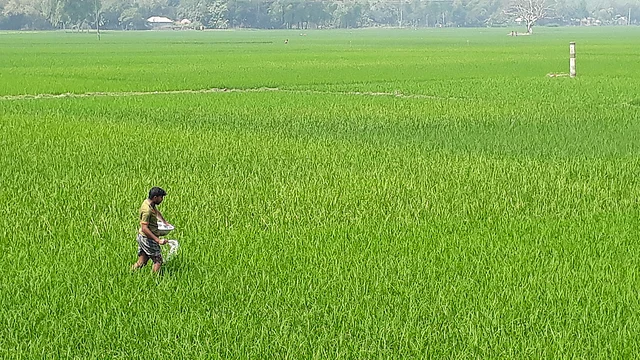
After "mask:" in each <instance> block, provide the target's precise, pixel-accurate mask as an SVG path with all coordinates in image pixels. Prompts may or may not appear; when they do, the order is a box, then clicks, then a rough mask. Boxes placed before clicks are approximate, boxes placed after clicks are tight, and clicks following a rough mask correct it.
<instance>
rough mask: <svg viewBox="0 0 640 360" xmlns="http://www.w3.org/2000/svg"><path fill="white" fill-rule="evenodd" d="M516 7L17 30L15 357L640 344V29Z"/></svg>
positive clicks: (9, 233) (2, 215)
mask: <svg viewBox="0 0 640 360" xmlns="http://www.w3.org/2000/svg"><path fill="white" fill-rule="evenodd" d="M508 31H510V29H497V30H496V29H473V30H472V29H446V30H443V29H428V30H409V29H405V30H360V31H355V30H354V31H341V32H338V31H307V32H306V36H301V35H300V33H299V32H294V31H290V32H282V31H236V32H231V31H229V32H146V33H133V32H132V33H124V32H123V33H105V34H103V36H102V40H101V41H99V42H98V41H97V40H96V38H95V35H93V34H92V35H88V34H72V33H0V149H2V150H1V151H0V247H1V248H0V269H1V271H0V357H1V358H36V357H38V358H39V357H47V358H49V357H51V358H59V357H62V358H70V357H73V358H103V357H104V358H111V357H118V358H127V359H129V358H149V357H153V358H206V359H209V358H218V357H220V358H441V357H444V358H482V359H485V358H564V357H567V358H574V357H578V358H587V359H593V358H630V357H634V356H637V354H638V352H639V351H640V314H639V313H638V310H639V309H640V301H639V295H638V294H639V293H640V273H639V271H638V264H639V263H640V244H639V242H638V227H639V225H640V222H639V221H638V216H639V213H638V197H639V196H640V180H639V177H638V175H639V171H640V142H639V140H640V139H639V137H640V123H639V120H640V28H633V27H626V28H601V29H596V28H557V29H545V28H537V29H536V33H535V35H534V36H528V37H522V36H520V37H517V38H516V37H510V36H505V35H506V33H507V32H508ZM287 38H288V39H289V43H288V44H284V39H287ZM569 41H576V43H577V49H578V56H577V57H578V77H577V78H575V79H570V78H568V77H558V78H550V77H548V76H547V74H548V73H566V72H568V63H569V60H568V52H569ZM223 88H226V89H227V91H220V90H215V91H210V92H205V91H202V92H200V90H206V89H223ZM267 88H268V89H267ZM178 90H195V92H192V93H189V92H181V91H178ZM243 90H246V91H243ZM171 91H174V92H171ZM154 92H157V93H154ZM98 93H100V94H98ZM38 94H41V95H40V96H33V95H38ZM42 94H45V95H42ZM46 94H48V95H46ZM56 94H67V95H65V96H59V97H53V96H50V95H56ZM73 94H75V95H73ZM156 185H157V186H161V187H163V188H165V189H166V190H167V191H168V193H169V195H168V196H167V197H166V199H165V202H164V203H163V204H162V205H161V209H162V211H163V214H164V215H165V216H166V217H167V219H168V220H169V221H171V222H172V223H173V224H174V225H175V226H176V228H177V230H176V231H175V233H172V234H171V235H170V236H169V237H168V238H175V239H178V240H179V241H180V244H181V252H180V254H179V256H178V257H177V258H176V259H175V260H172V261H171V262H169V263H168V264H166V265H165V266H164V272H163V275H162V276H153V275H152V274H151V273H150V269H149V267H147V268H145V269H143V270H142V271H139V272H138V273H135V274H131V273H130V271H129V267H130V265H131V264H132V263H133V262H134V261H135V260H136V243H135V233H136V230H137V226H138V224H137V221H136V220H137V210H138V208H139V206H140V204H141V202H142V200H143V199H144V197H145V195H146V192H147V191H148V190H149V188H150V187H151V186H156Z"/></svg>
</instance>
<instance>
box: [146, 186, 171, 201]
mask: <svg viewBox="0 0 640 360" xmlns="http://www.w3.org/2000/svg"><path fill="white" fill-rule="evenodd" d="M165 195H167V192H166V191H164V190H163V189H162V188H159V187H157V186H154V187H152V188H151V190H149V200H151V202H152V203H154V204H160V203H161V202H162V200H163V199H164V196H165Z"/></svg>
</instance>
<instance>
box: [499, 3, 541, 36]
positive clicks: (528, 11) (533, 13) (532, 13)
mask: <svg viewBox="0 0 640 360" xmlns="http://www.w3.org/2000/svg"><path fill="white" fill-rule="evenodd" d="M550 1H551V0H511V1H510V2H509V4H508V6H507V8H506V9H505V10H504V13H505V14H506V15H509V16H514V17H516V18H520V19H521V20H522V21H524V22H525V24H526V25H527V32H528V33H529V34H531V33H532V31H533V30H532V28H533V25H534V24H535V23H536V21H538V20H540V19H544V18H546V17H548V16H549V15H550V14H551V12H552V11H553V6H552V5H551V4H550Z"/></svg>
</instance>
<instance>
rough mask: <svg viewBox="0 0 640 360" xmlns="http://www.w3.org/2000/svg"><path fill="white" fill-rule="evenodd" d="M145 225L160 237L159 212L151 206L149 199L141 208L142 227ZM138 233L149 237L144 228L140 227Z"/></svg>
mask: <svg viewBox="0 0 640 360" xmlns="http://www.w3.org/2000/svg"><path fill="white" fill-rule="evenodd" d="M143 224H146V225H147V226H148V227H149V230H151V232H152V233H153V234H154V235H155V236H160V235H158V234H159V233H158V211H157V210H156V209H155V207H153V206H152V205H151V200H149V199H146V200H145V201H143V202H142V206H140V225H143ZM138 233H139V234H140V235H143V236H147V235H145V233H144V232H142V226H140V230H138Z"/></svg>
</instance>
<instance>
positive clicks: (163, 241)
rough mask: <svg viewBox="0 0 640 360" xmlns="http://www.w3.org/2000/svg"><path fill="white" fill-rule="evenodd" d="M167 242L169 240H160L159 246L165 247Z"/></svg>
mask: <svg viewBox="0 0 640 360" xmlns="http://www.w3.org/2000/svg"><path fill="white" fill-rule="evenodd" d="M168 242H169V240H167V239H160V242H159V244H160V245H166V244H167V243H168Z"/></svg>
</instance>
